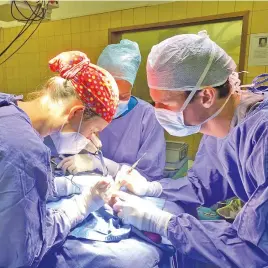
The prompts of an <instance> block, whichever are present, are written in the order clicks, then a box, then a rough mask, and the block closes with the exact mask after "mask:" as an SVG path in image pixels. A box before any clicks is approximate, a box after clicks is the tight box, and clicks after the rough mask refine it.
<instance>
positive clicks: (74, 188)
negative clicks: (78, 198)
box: [54, 177, 81, 197]
mask: <svg viewBox="0 0 268 268" xmlns="http://www.w3.org/2000/svg"><path fill="white" fill-rule="evenodd" d="M54 186H55V192H56V195H57V197H62V196H69V195H72V194H80V193H81V188H80V186H79V185H77V184H76V183H75V182H73V183H72V182H71V180H69V179H68V178H66V177H55V178H54Z"/></svg>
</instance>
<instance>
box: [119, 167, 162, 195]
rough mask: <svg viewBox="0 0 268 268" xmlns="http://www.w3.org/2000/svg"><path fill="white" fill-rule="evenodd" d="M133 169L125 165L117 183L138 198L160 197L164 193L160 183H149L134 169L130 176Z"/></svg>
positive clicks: (120, 171)
mask: <svg viewBox="0 0 268 268" xmlns="http://www.w3.org/2000/svg"><path fill="white" fill-rule="evenodd" d="M130 168H131V167H129V166H127V165H123V166H122V167H121V169H120V170H119V172H118V173H117V175H116V178H115V183H116V184H119V185H120V186H125V187H126V188H127V189H128V190H129V191H130V192H132V193H134V194H136V195H138V196H154V197H159V196H160V195H161V193H162V186H161V184H160V183H159V182H149V181H147V179H146V178H144V177H143V176H142V175H141V174H140V173H139V172H138V171H137V170H135V169H133V170H132V171H131V173H130V174H129V170H130Z"/></svg>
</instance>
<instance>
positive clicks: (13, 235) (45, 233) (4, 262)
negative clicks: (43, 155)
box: [0, 161, 71, 267]
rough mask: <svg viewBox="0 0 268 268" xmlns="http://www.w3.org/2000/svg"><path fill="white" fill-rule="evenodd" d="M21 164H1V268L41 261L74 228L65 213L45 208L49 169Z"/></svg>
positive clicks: (22, 265)
mask: <svg viewBox="0 0 268 268" xmlns="http://www.w3.org/2000/svg"><path fill="white" fill-rule="evenodd" d="M18 165H19V164H16V165H12V163H9V162H5V161H1V163H0V167H1V168H2V169H1V176H0V187H1V195H0V219H1V220H0V248H1V251H0V267H30V266H31V265H32V264H33V263H38V262H39V261H40V259H41V258H42V256H43V255H44V254H45V253H46V251H47V250H48V249H49V248H50V247H51V246H52V245H53V244H56V243H59V242H61V241H63V239H64V238H65V237H66V235H67V234H68V233H69V231H70V227H71V224H70V223H69V222H70V221H68V219H67V216H66V215H64V213H61V212H51V211H46V193H47V190H48V182H47V174H46V172H44V171H41V169H37V168H35V167H32V168H29V169H27V173H26V169H22V168H20V167H18ZM30 165H31V164H30V163H27V166H28V167H29V166H30ZM44 170H45V168H44ZM35 176H36V177H35Z"/></svg>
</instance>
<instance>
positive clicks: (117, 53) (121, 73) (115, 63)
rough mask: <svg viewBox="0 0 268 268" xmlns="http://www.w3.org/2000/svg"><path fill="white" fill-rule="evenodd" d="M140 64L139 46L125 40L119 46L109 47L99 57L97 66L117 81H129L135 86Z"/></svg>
mask: <svg viewBox="0 0 268 268" xmlns="http://www.w3.org/2000/svg"><path fill="white" fill-rule="evenodd" d="M140 63H141V54H140V49H139V45H138V44H137V43H136V42H132V41H130V40H127V39H124V40H121V42H120V43H119V44H112V45H109V46H107V47H106V48H105V49H104V50H103V51H102V53H101V55H100V56H99V59H98V62H97V65H98V66H100V67H102V68H103V69H105V70H107V71H108V72H109V73H110V74H111V75H112V76H113V77H114V78H115V79H120V80H125V81H128V82H129V83H130V84H131V85H132V86H133V84H134V81H135V78H136V75H137V72H138V69H139V66H140Z"/></svg>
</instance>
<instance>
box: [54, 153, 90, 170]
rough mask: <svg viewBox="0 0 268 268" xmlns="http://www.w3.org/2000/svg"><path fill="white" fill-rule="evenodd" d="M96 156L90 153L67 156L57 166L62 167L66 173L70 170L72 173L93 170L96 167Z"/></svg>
mask: <svg viewBox="0 0 268 268" xmlns="http://www.w3.org/2000/svg"><path fill="white" fill-rule="evenodd" d="M93 158H94V156H93V155H90V154H76V155H72V156H68V157H65V158H64V159H63V160H62V161H61V162H60V163H59V164H58V166H57V168H61V169H62V170H63V172H64V173H66V171H67V170H68V171H69V173H70V174H73V175H75V174H77V173H78V172H85V171H92V170H93V169H94V161H93Z"/></svg>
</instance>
